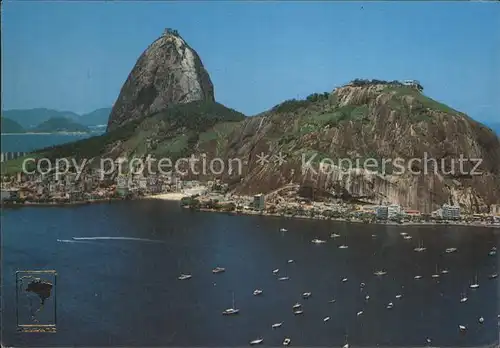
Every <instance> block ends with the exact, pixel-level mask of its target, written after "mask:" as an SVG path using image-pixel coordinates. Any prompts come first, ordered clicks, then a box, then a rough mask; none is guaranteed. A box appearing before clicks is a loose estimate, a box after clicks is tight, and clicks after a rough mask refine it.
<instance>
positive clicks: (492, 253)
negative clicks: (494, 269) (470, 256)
mask: <svg viewBox="0 0 500 348" xmlns="http://www.w3.org/2000/svg"><path fill="white" fill-rule="evenodd" d="M496 254H497V251H496V250H491V251H490V252H489V253H488V255H490V256H495V255H496Z"/></svg>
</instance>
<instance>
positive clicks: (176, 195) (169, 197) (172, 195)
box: [1, 192, 500, 229]
mask: <svg viewBox="0 0 500 348" xmlns="http://www.w3.org/2000/svg"><path fill="white" fill-rule="evenodd" d="M185 197H190V195H189V194H186V193H180V192H169V193H161V194H156V195H148V196H142V197H135V198H102V199H93V200H88V201H76V202H24V203H11V202H7V203H5V202H2V204H1V206H2V208H13V209H15V208H23V207H64V206H80V205H89V204H98V203H112V202H116V201H134V200H144V199H153V200H162V201H170V202H180V201H181V200H182V199H183V198H185ZM182 208H184V209H191V208H190V207H189V206H184V207H182ZM193 210H194V211H198V212H206V213H219V214H230V215H257V216H268V217H278V218H285V219H303V220H323V221H333V222H346V223H349V224H362V225H385V226H401V227H418V226H461V227H483V228H493V229H500V225H492V224H474V223H470V224H467V223H456V222H403V223H397V222H392V221H386V222H384V221H377V222H364V221H362V220H357V219H345V218H325V217H323V216H313V217H311V216H304V215H287V214H285V215H282V214H273V213H267V212H259V211H252V210H238V211H224V210H217V209H209V208H197V209H193Z"/></svg>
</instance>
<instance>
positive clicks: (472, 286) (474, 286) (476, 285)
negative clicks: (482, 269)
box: [469, 273, 479, 289]
mask: <svg viewBox="0 0 500 348" xmlns="http://www.w3.org/2000/svg"><path fill="white" fill-rule="evenodd" d="M469 287H470V288H471V289H477V288H479V283H478V281H477V273H476V275H475V277H474V283H472V284H471V285H470V286H469Z"/></svg>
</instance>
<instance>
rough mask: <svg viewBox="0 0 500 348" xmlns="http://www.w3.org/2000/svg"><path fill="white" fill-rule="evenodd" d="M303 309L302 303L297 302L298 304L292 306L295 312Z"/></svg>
mask: <svg viewBox="0 0 500 348" xmlns="http://www.w3.org/2000/svg"><path fill="white" fill-rule="evenodd" d="M301 307H302V305H301V304H300V303H298V302H297V303H296V304H294V305H293V306H292V309H293V310H296V309H300V308H301Z"/></svg>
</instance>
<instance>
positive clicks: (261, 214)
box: [183, 206, 500, 229]
mask: <svg viewBox="0 0 500 348" xmlns="http://www.w3.org/2000/svg"><path fill="white" fill-rule="evenodd" d="M183 208H185V209H190V208H189V207H188V206H186V207H183ZM195 211H199V212H206V213H222V214H230V215H257V216H269V217H279V218H286V219H303V220H323V221H333V222H346V223H349V224H361V225H384V226H401V227H411V226H414V227H418V226H461V227H485V228H494V229H495V228H498V229H500V225H491V224H490V225H486V224H465V223H454V222H442V223H439V222H404V223H401V224H399V223H397V222H391V221H386V222H383V221H377V222H363V221H361V220H356V219H344V218H338V219H335V218H325V217H310V216H302V215H295V216H292V215H281V214H272V213H266V212H257V211H223V210H216V209H208V208H198V209H195Z"/></svg>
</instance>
